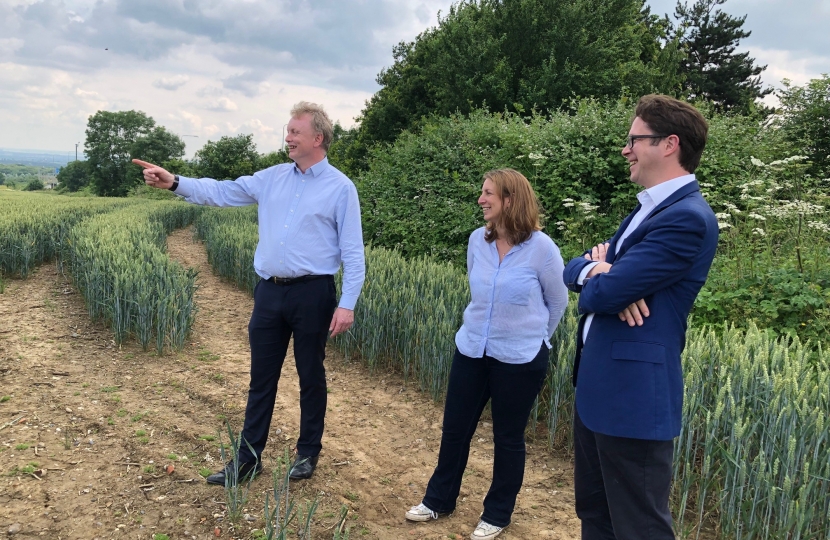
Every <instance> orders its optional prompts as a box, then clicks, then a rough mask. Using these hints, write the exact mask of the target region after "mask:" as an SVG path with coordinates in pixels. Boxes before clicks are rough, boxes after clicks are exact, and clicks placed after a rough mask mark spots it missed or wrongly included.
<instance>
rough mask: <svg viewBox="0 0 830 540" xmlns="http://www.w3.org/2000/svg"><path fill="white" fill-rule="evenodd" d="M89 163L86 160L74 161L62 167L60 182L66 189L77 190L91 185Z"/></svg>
mask: <svg viewBox="0 0 830 540" xmlns="http://www.w3.org/2000/svg"><path fill="white" fill-rule="evenodd" d="M89 177H90V174H89V164H88V163H87V162H86V161H72V162H70V163H67V164H66V166H64V167H61V170H60V172H59V173H58V183H59V184H60V187H61V188H63V189H65V190H66V191H70V192H75V191H78V190H79V189H81V188H83V187H86V186H87V185H89Z"/></svg>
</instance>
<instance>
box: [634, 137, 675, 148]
mask: <svg viewBox="0 0 830 540" xmlns="http://www.w3.org/2000/svg"><path fill="white" fill-rule="evenodd" d="M666 137H668V135H629V136H628V137H626V139H625V141H626V142H625V146H624V147H623V148H634V143H635V142H637V141H638V140H640V139H665V138H666Z"/></svg>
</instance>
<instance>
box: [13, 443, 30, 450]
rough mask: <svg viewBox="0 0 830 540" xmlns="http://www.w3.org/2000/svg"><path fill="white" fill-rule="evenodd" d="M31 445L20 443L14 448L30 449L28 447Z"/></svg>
mask: <svg viewBox="0 0 830 540" xmlns="http://www.w3.org/2000/svg"><path fill="white" fill-rule="evenodd" d="M29 446H30V445H28V444H26V443H20V444H18V445H17V446H15V447H14V449H15V450H28V449H29Z"/></svg>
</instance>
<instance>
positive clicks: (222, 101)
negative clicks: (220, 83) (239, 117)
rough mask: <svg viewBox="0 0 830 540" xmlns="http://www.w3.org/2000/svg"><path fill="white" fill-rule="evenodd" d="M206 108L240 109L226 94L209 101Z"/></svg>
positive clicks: (218, 109)
mask: <svg viewBox="0 0 830 540" xmlns="http://www.w3.org/2000/svg"><path fill="white" fill-rule="evenodd" d="M205 108H206V109H208V110H209V111H235V110H238V109H239V107H238V106H237V105H236V103H234V102H233V101H231V100H230V99H229V98H227V97H224V96H223V97H220V98H219V99H217V100H215V101H211V102H209V103H208V104H207V105H205Z"/></svg>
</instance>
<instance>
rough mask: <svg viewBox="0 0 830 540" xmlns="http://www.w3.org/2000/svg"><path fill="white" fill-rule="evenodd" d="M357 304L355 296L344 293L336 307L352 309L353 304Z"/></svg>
mask: <svg viewBox="0 0 830 540" xmlns="http://www.w3.org/2000/svg"><path fill="white" fill-rule="evenodd" d="M356 304H357V296H352V295H347V294H344V295H343V296H341V297H340V303H339V304H337V307H341V308H343V309H348V310H350V311H354V306H355V305H356Z"/></svg>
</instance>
